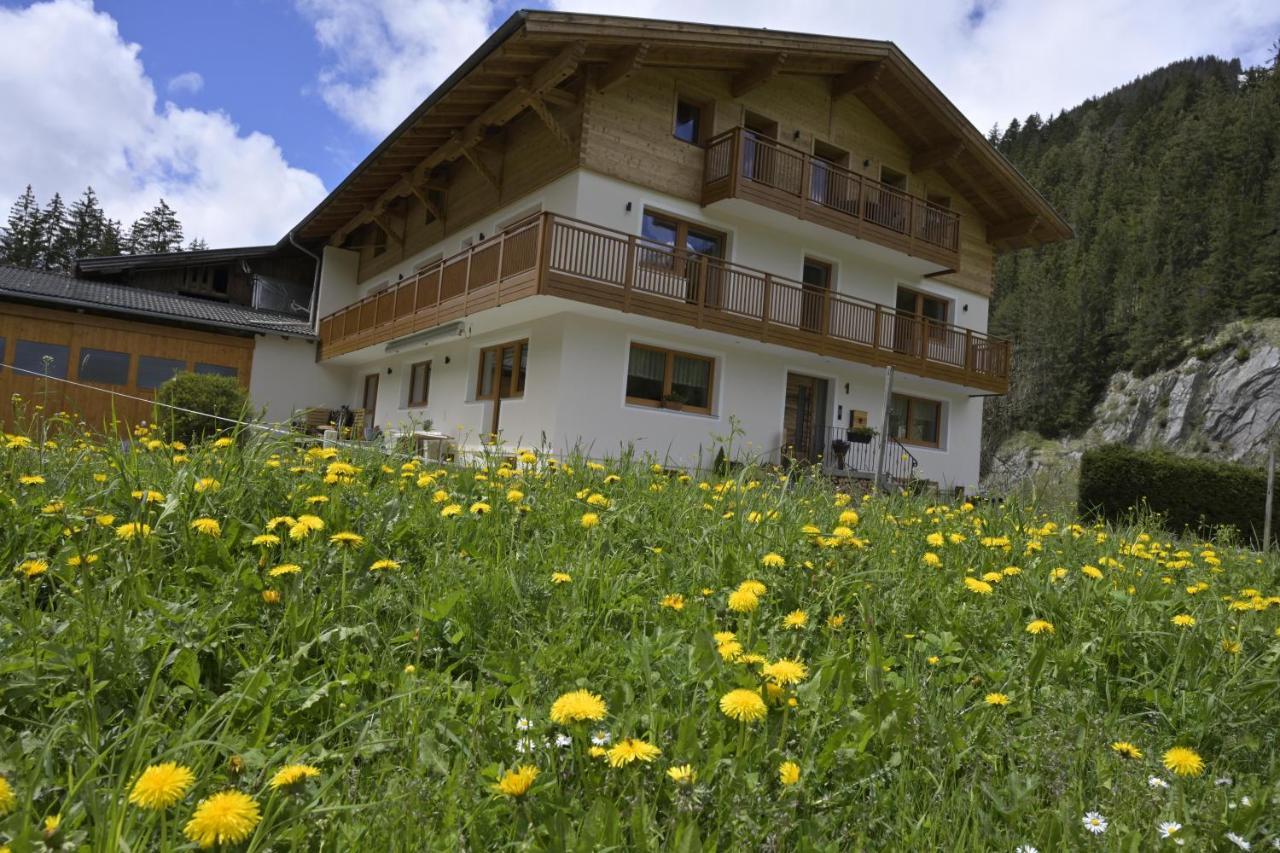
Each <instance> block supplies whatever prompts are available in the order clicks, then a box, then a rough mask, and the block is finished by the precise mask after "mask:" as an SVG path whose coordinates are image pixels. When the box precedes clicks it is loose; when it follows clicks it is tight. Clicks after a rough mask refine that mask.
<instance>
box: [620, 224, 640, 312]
mask: <svg viewBox="0 0 1280 853" xmlns="http://www.w3.org/2000/svg"><path fill="white" fill-rule="evenodd" d="M624 251H625V252H626V254H625V260H624V261H623V264H624V267H623V270H622V310H623V311H626V312H629V311H630V310H631V294H632V293H634V292H635V286H636V263H637V261H638V253H637V252H636V236H635V235H634V234H631V235H629V236H628V237H627V247H626V249H625V250H624Z"/></svg>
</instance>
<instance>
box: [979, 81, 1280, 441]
mask: <svg viewBox="0 0 1280 853" xmlns="http://www.w3.org/2000/svg"><path fill="white" fill-rule="evenodd" d="M1275 67H1276V63H1275V62H1274V61H1273V63H1272V64H1271V66H1270V67H1267V68H1254V69H1248V70H1243V69H1242V68H1241V66H1240V63H1239V62H1238V61H1235V60H1232V61H1224V60H1220V59H1216V58H1205V59H1194V60H1187V61H1184V62H1179V63H1175V64H1173V65H1170V66H1167V67H1165V68H1162V69H1160V70H1158V71H1155V72H1153V73H1151V74H1148V75H1147V76H1145V77H1142V78H1140V79H1138V80H1136V81H1134V82H1132V83H1130V84H1128V85H1126V86H1124V87H1121V88H1119V89H1116V90H1115V91H1113V92H1110V93H1109V94H1107V95H1104V96H1102V97H1099V98H1095V99H1092V100H1089V101H1086V102H1085V103H1083V104H1081V105H1080V106H1078V107H1076V108H1074V109H1072V110H1069V111H1067V112H1064V113H1062V114H1060V115H1058V116H1056V117H1053V118H1051V119H1048V120H1041V118H1040V117H1039V116H1035V115H1033V116H1030V117H1029V118H1027V119H1024V120H1022V121H1018V120H1014V121H1013V122H1011V123H1010V125H1009V126H1008V127H1007V128H1006V129H1004V130H1003V132H1001V131H1000V130H999V129H998V128H996V129H993V131H992V141H993V142H994V143H995V144H996V145H997V146H998V147H999V148H1000V150H1001V151H1002V152H1004V153H1005V155H1006V156H1008V157H1009V158H1010V159H1011V160H1012V161H1013V163H1014V164H1015V165H1017V167H1018V168H1019V169H1021V170H1022V172H1023V173H1024V174H1025V175H1026V176H1027V178H1029V179H1030V180H1031V182H1032V184H1034V185H1035V186H1036V187H1037V188H1038V189H1040V191H1041V192H1043V193H1044V195H1045V196H1046V197H1047V198H1048V199H1049V201H1050V202H1052V203H1053V204H1054V205H1055V206H1056V207H1057V209H1058V210H1059V211H1061V212H1062V214H1063V215H1064V216H1065V217H1066V218H1067V220H1068V221H1069V222H1071V224H1072V225H1073V226H1074V228H1075V230H1076V238H1075V239H1074V240H1071V241H1068V242H1064V243H1061V244H1058V245H1053V246H1046V247H1043V248H1041V249H1038V250H1032V251H1024V252H1016V253H1011V254H1009V255H1006V256H1005V257H1003V258H1001V260H1000V262H999V264H998V266H997V269H996V296H995V301H994V304H993V309H992V320H991V327H992V330H993V332H995V333H996V334H1001V335H1006V336H1009V337H1012V338H1013V339H1014V340H1015V341H1016V345H1017V350H1016V358H1015V368H1014V370H1015V375H1014V381H1013V388H1012V390H1011V393H1010V394H1009V396H1008V397H1007V398H1004V399H1001V400H998V401H991V405H990V406H989V407H988V423H987V431H986V432H987V442H988V447H993V446H995V444H997V443H998V442H999V441H1000V440H1001V439H1002V438H1003V437H1005V436H1007V435H1009V434H1010V433H1011V432H1013V431H1014V430H1018V429H1033V430H1037V431H1039V432H1041V433H1042V434H1045V435H1049V436H1054V435H1063V434H1068V433H1073V432H1078V431H1079V430H1080V429H1082V428H1083V427H1085V426H1086V425H1087V423H1088V420H1089V415H1090V411H1091V408H1092V406H1093V405H1094V404H1095V402H1097V400H1098V399H1099V397H1100V395H1101V394H1102V392H1103V391H1104V389H1105V388H1106V385H1107V382H1108V379H1109V378H1110V376H1111V374H1112V373H1113V372H1115V371H1117V370H1123V369H1131V370H1135V371H1137V372H1138V373H1145V372H1149V371H1151V370H1155V369H1157V368H1159V367H1161V366H1163V365H1166V364H1169V363H1172V362H1175V361H1177V360H1179V359H1180V358H1182V357H1183V356H1184V355H1185V354H1186V352H1187V350H1188V349H1189V347H1190V346H1191V342H1192V340H1193V339H1194V338H1198V337H1199V336H1200V335H1202V334H1204V333H1206V332H1208V331H1210V330H1212V329H1214V328H1215V327H1217V326H1220V325H1221V324H1223V323H1225V322H1227V321H1229V320H1232V319H1236V318H1240V317H1256V316H1280V75H1277V74H1276V73H1275Z"/></svg>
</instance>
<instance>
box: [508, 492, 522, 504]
mask: <svg viewBox="0 0 1280 853" xmlns="http://www.w3.org/2000/svg"><path fill="white" fill-rule="evenodd" d="M522 500H524V492H522V491H520V490H519V489H510V490H508V491H507V503H512V504H518V503H520V501H522Z"/></svg>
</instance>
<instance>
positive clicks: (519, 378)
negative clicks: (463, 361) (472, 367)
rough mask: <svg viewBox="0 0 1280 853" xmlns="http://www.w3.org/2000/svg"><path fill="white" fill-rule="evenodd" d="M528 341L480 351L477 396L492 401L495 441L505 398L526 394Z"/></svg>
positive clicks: (490, 430) (491, 423) (490, 426)
mask: <svg viewBox="0 0 1280 853" xmlns="http://www.w3.org/2000/svg"><path fill="white" fill-rule="evenodd" d="M528 354H529V342H528V341H527V340H525V341H512V342H510V343H506V344H498V345H497V346H496V347H486V348H485V349H483V350H481V351H480V371H479V377H478V380H477V383H476V399H477V400H489V401H490V402H491V403H492V404H493V405H492V408H491V410H490V413H489V423H488V425H487V426H488V437H489V438H490V439H491V440H492V441H493V442H496V441H497V440H498V429H499V427H500V424H501V413H502V401H503V400H510V399H511V398H513V397H523V396H524V380H525V374H526V373H527V372H528Z"/></svg>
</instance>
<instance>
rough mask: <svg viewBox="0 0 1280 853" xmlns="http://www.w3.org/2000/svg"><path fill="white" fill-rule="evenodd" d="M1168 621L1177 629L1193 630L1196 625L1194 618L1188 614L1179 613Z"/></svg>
mask: <svg viewBox="0 0 1280 853" xmlns="http://www.w3.org/2000/svg"><path fill="white" fill-rule="evenodd" d="M1170 621H1171V622H1173V624H1174V625H1177V626H1178V627H1179V628H1194V627H1195V625H1196V617H1194V616H1192V615H1191V614H1190V613H1179V614H1178V615H1177V616H1174V617H1173V619H1171V620H1170Z"/></svg>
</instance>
